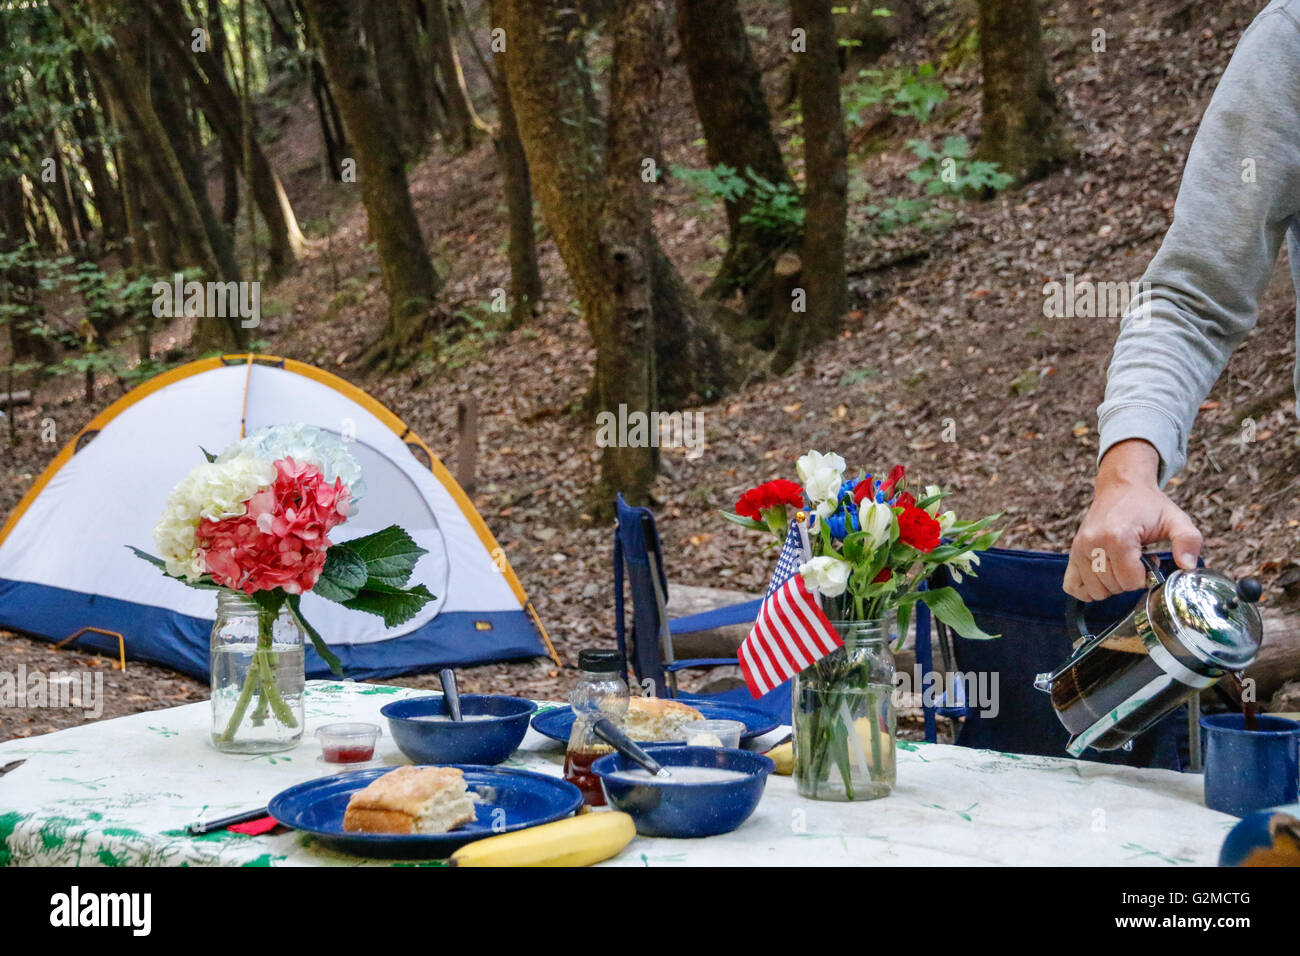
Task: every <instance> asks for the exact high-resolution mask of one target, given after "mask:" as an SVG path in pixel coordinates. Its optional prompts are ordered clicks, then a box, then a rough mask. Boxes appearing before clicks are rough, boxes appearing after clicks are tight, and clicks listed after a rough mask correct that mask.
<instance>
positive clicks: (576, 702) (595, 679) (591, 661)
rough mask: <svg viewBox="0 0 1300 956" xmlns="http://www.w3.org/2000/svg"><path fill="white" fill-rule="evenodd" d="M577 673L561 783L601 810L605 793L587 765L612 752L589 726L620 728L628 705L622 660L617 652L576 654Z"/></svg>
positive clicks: (581, 652) (571, 694)
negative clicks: (604, 721)
mask: <svg viewBox="0 0 1300 956" xmlns="http://www.w3.org/2000/svg"><path fill="white" fill-rule="evenodd" d="M578 669H579V671H580V673H579V674H578V683H577V684H576V685H575V686H574V688H573V691H572V692H571V693H570V694H569V704H570V705H571V706H572V707H573V729H572V730H571V731H570V732H569V746H568V749H567V750H566V751H565V754H564V779H565V780H567V781H569V782H570V783H572V784H573V785H574V786H576V787H577V788H578V789H579V790H581V791H582V799H583V802H584V803H586V804H587V806H590V807H603V806H604V805H605V791H604V790H602V789H601V786H600V778H599V777H597V776H596V775H595V774H594V773H592V772H591V764H592V762H593V761H595V760H596V758H598V757H603V756H604V755H605V754H608V753H613V752H614V749H613V748H612V747H610V746H609V744H607V743H605V742H604V741H603V740H601V739H600V738H599V737H597V736H596V734H595V731H593V730H592V725H593V724H594V723H595V722H596V721H597V720H599V719H600V718H602V717H608V718H609V719H610V720H612V721H613V722H614V723H615V724H616V725H617V726H620V727H621V726H622V725H623V715H624V714H626V713H627V702H628V689H627V683H626V682H625V681H624V680H623V657H622V655H621V654H619V652H618V651H605V650H585V651H580V652H579V654H578Z"/></svg>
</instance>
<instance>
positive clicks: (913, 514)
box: [898, 506, 939, 554]
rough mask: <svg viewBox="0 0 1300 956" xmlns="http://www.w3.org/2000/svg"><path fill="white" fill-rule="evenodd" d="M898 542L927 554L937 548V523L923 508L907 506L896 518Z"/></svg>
mask: <svg viewBox="0 0 1300 956" xmlns="http://www.w3.org/2000/svg"><path fill="white" fill-rule="evenodd" d="M898 540H899V541H901V542H903V544H906V545H910V546H911V547H913V548H915V549H916V550H917V551H920V552H921V553H922V554H929V553H930V552H931V551H933V550H934V549H935V548H937V547H938V546H939V522H937V521H935V520H934V518H932V517H930V515H929V513H928V512H927V511H925V510H924V509H923V508H917V507H915V506H908V507H906V508H904V509H903V513H902V514H901V515H899V516H898Z"/></svg>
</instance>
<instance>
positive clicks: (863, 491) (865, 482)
mask: <svg viewBox="0 0 1300 956" xmlns="http://www.w3.org/2000/svg"><path fill="white" fill-rule="evenodd" d="M875 489H876V483H875V482H874V481H872V480H871V479H870V478H863V479H862V480H861V481H859V482H858V483H857V484H856V485H854V486H853V503H854V504H855V505H860V504H862V499H863V498H866V497H867V496H868V495H872V496H874V495H875Z"/></svg>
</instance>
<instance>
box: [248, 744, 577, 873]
mask: <svg viewBox="0 0 1300 956" xmlns="http://www.w3.org/2000/svg"><path fill="white" fill-rule="evenodd" d="M446 766H458V767H460V769H461V770H463V771H465V783H466V784H467V785H468V786H469V788H470V790H472V791H474V792H476V793H477V794H478V796H479V801H480V802H479V804H478V811H477V816H476V818H475V820H474V822H473V823H467V824H466V825H465V826H463V827H459V828H457V829H455V830H452V831H450V832H448V833H411V834H407V833H349V832H348V831H347V830H344V829H343V811H344V810H346V809H347V805H348V799H349V798H350V797H351V796H352V794H353V793H355V792H356V791H358V790H360V789H361V788H362V787H364V786H366V785H367V784H368V783H370V782H371V781H372V780H374V779H375V778H376V777H381V776H383V775H384V774H386V773H388V772H389V771H390V770H395V769H396V768H395V767H375V768H373V769H370V770H354V771H352V772H351V773H340V774H336V775H334V776H332V777H320V778H318V779H316V780H308V781H307V782H306V783H300V784H298V785H297V786H294V787H290V788H289V789H288V790H283V791H281V792H280V793H277V794H276V795H275V796H274V797H272V798H271V802H270V804H268V805H267V811H268V812H269V813H270V814H271V816H273V817H275V819H276V820H277V821H279V822H280V823H283V824H284V825H285V826H287V827H293V828H294V829H295V830H302V831H303V832H305V833H310V834H312V835H313V836H315V837H316V838H317V839H319V840H320V841H321V842H322V843H324V844H326V845H328V846H330V847H332V848H334V849H336V850H342V851H344V852H345V853H354V854H356V855H358V856H371V857H384V858H405V859H415V858H419V859H438V858H442V857H446V856H450V855H451V854H452V853H454V852H455V851H456V850H457V849H459V848H460V847H462V846H464V845H465V844H466V843H472V842H474V841H475V840H481V839H483V837H487V836H492V835H493V834H495V833H508V832H510V831H511V830H522V829H524V828H525V827H532V826H537V825H538V824H540V823H550V822H551V821H553V820H559V819H562V818H563V817H567V816H568V815H569V814H571V813H573V811H574V810H577V809H578V807H580V806H582V792H581V791H580V790H578V788H577V787H575V786H574V785H573V784H571V783H569V782H568V781H566V780H561V779H560V778H559V777H550V776H547V775H546V774H541V773H535V772H533V771H531V770H511V769H508V768H505V767H481V766H475V765H471V764H448V765H446Z"/></svg>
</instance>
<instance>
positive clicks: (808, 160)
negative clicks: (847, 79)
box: [773, 0, 849, 372]
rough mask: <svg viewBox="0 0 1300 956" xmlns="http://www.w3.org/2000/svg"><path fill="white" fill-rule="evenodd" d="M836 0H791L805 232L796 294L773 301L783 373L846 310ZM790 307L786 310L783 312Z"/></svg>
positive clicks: (835, 327) (831, 331) (833, 328)
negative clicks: (796, 36)
mask: <svg viewBox="0 0 1300 956" xmlns="http://www.w3.org/2000/svg"><path fill="white" fill-rule="evenodd" d="M832 11H833V5H832V3H831V0H791V2H790V25H791V27H792V29H796V30H803V31H804V39H805V43H806V48H805V49H804V50H803V51H802V52H799V51H796V52H795V53H794V76H795V86H796V89H797V90H798V93H799V103H800V107H801V109H802V110H803V129H802V133H803V139H804V147H803V149H804V203H803V205H804V232H803V246H802V248H801V250H800V254H799V258H800V259H801V260H802V266H803V270H802V273H801V275H800V278H799V287H798V288H797V289H796V290H795V291H796V293H797V292H798V291H802V293H803V295H804V303H803V304H804V307H805V311H804V312H802V313H800V312H798V311H795V310H794V306H795V305H796V302H795V298H794V297H791V301H790V302H788V303H785V304H783V303H780V302H774V303H773V307H774V308H775V309H779V310H781V311H782V314H783V315H784V316H785V318H786V319H787V320H788V321H787V322H786V323H785V325H784V328H780V329H778V331H777V351H776V355H775V357H774V362H773V368H774V369H775V370H776V371H778V372H781V371H785V370H786V369H787V368H788V367H789V365H790V364H791V363H793V361H794V360H795V359H796V358H797V357H798V356H799V355H801V354H803V353H804V351H806V350H807V349H808V348H809V347H811V346H813V345H816V344H818V343H819V342H824V341H826V340H827V339H830V338H832V337H834V336H835V335H836V334H837V333H838V332H839V330H840V326H841V323H842V322H843V319H844V313H845V312H846V311H847V310H848V298H849V293H848V276H847V273H846V270H845V264H844V243H845V233H846V228H847V226H846V216H847V214H848V167H847V159H848V145H847V141H846V139H845V136H844V113H843V110H842V109H841V107H840V70H839V44H838V42H837V40H836V36H835V17H834V14H833V12H832ZM786 308H790V309H791V311H790V312H788V313H786V312H785V311H784V310H785V309H786Z"/></svg>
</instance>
